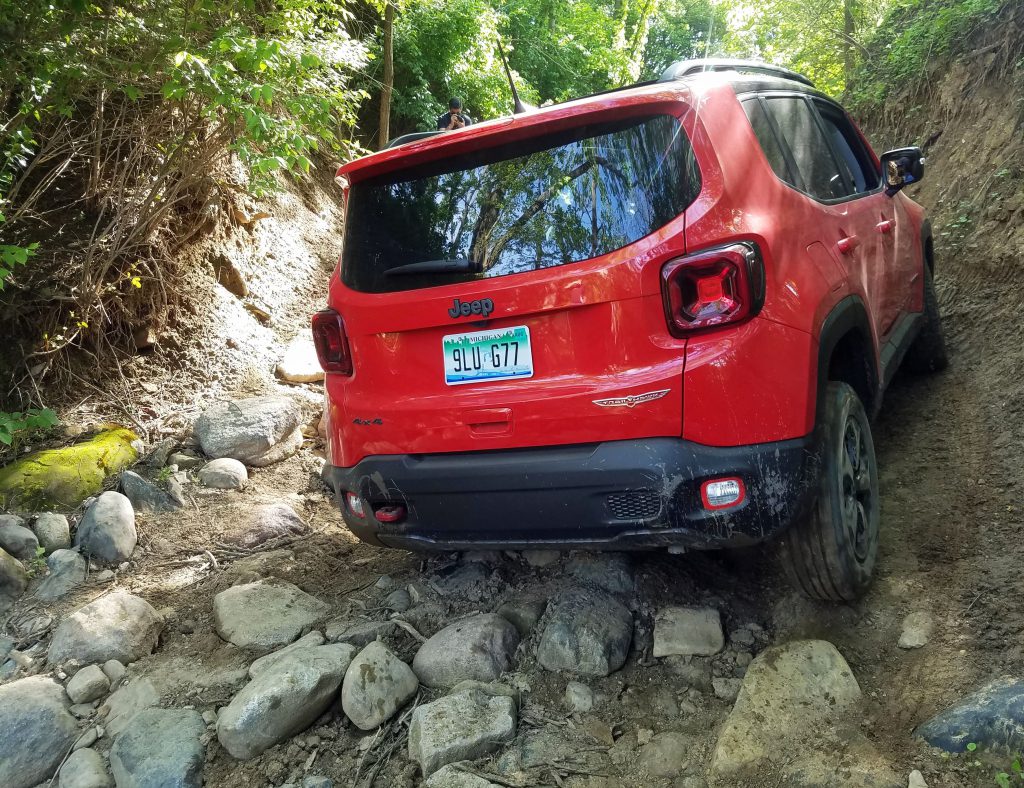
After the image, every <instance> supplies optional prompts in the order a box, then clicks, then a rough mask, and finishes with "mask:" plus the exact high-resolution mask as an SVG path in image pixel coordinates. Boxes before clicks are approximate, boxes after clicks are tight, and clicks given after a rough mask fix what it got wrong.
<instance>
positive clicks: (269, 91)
mask: <svg viewBox="0 0 1024 788" xmlns="http://www.w3.org/2000/svg"><path fill="white" fill-rule="evenodd" d="M262 94H263V101H264V102H265V103H266V104H270V103H271V102H273V100H274V88H273V87H272V86H270V85H264V86H263V91H262Z"/></svg>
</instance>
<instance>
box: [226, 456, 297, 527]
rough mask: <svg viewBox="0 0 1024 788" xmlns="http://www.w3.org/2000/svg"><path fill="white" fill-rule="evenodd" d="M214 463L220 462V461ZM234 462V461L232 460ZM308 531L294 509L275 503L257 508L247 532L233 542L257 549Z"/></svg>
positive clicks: (284, 504)
mask: <svg viewBox="0 0 1024 788" xmlns="http://www.w3.org/2000/svg"><path fill="white" fill-rule="evenodd" d="M214 462H220V460H215V461H214ZM232 462H234V461H233V460H232ZM211 464H212V463H211ZM243 470H244V468H243ZM308 530H309V526H308V525H306V521H305V520H303V519H302V518H301V517H299V515H298V514H296V513H295V510H294V509H292V507H290V506H289V505H288V504H286V503H273V504H269V505H267V506H258V507H256V509H255V510H254V511H253V513H252V516H251V518H250V520H249V523H248V525H247V526H246V529H245V532H244V533H243V534H242V535H241V536H239V537H236V538H234V539H232V540H231V541H232V542H234V543H235V544H238V545H240V546H242V547H256V546H257V545H261V544H263V543H264V542H269V541H270V540H271V539H280V538H281V537H282V536H290V535H293V534H304V533H306V532H307V531H308Z"/></svg>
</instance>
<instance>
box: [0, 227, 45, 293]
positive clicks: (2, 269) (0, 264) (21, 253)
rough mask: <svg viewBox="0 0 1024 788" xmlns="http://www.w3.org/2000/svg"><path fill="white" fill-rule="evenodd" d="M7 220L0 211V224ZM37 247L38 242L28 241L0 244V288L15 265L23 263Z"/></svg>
mask: <svg viewBox="0 0 1024 788" xmlns="http://www.w3.org/2000/svg"><path fill="white" fill-rule="evenodd" d="M5 221H7V219H6V217H5V216H4V215H3V214H2V213H0V224H3V223H4V222H5ZM38 248H39V244H38V242H33V243H30V244H29V245H28V246H14V245H13V244H0V290H3V289H4V280H5V279H7V277H9V276H10V275H11V272H12V271H13V270H14V267H15V266H16V265H25V263H27V262H28V259H29V258H30V257H32V256H33V255H34V254H35V253H36V250H37V249H38Z"/></svg>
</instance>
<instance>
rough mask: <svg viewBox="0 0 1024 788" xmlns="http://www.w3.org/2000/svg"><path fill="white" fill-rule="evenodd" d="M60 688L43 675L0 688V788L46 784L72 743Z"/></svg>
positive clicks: (73, 730)
mask: <svg viewBox="0 0 1024 788" xmlns="http://www.w3.org/2000/svg"><path fill="white" fill-rule="evenodd" d="M66 703H67V701H66V698H65V696H64V688H63V687H61V685H60V684H58V683H57V682H56V681H54V680H53V679H51V678H49V677H44V676H31V677H30V678H27V679H21V680H19V681H15V682H13V683H11V684H7V685H5V686H3V687H0V785H2V786H4V788H32V786H34V785H38V784H39V783H41V782H43V781H44V780H48V779H50V777H51V775H53V773H54V771H56V769H57V767H58V766H59V765H60V762H61V761H62V760H63V759H64V756H65V755H66V754H67V752H68V750H69V749H70V748H71V745H72V744H74V742H75V739H77V738H78V727H77V724H76V723H75V718H74V717H72V716H71V714H69V713H68V710H67V705H66Z"/></svg>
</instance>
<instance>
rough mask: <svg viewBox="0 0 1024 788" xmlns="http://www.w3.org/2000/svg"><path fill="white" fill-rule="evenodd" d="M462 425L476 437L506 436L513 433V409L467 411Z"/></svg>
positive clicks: (463, 416) (463, 415)
mask: <svg viewBox="0 0 1024 788" xmlns="http://www.w3.org/2000/svg"><path fill="white" fill-rule="evenodd" d="M462 423H463V424H465V425H466V426H467V427H469V431H470V432H472V433H473V434H474V435H506V434H508V433H509V432H511V431H512V408H480V409H479V410H467V411H465V412H464V413H463V414H462Z"/></svg>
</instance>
